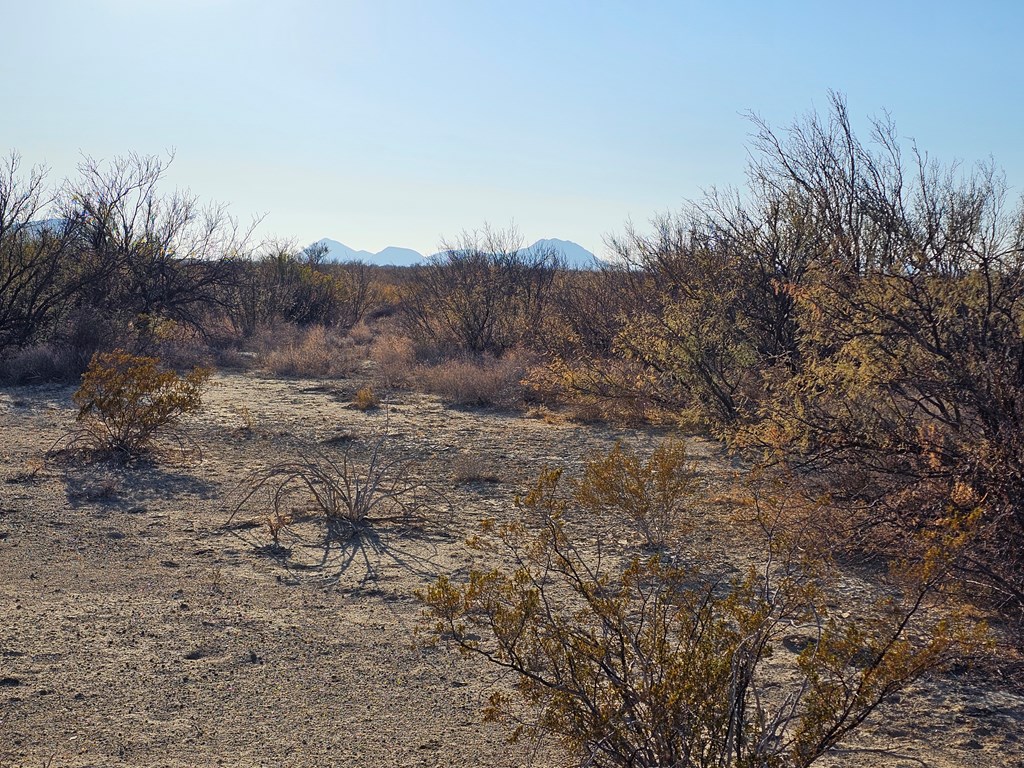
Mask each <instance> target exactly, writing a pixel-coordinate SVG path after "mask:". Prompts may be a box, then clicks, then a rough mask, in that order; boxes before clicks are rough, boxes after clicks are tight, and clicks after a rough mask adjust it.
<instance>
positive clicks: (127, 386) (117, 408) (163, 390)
mask: <svg viewBox="0 0 1024 768" xmlns="http://www.w3.org/2000/svg"><path fill="white" fill-rule="evenodd" d="M159 363H160V361H159V360H157V359H156V358H155V357H138V356H135V355H130V354H128V353H127V352H124V351H123V350H116V351H114V352H102V353H101V352H97V353H96V354H95V355H93V358H92V361H91V362H90V363H89V367H88V369H86V372H85V374H84V375H83V376H82V386H81V387H79V389H78V391H77V392H75V394H74V398H73V399H74V402H75V405H77V406H78V408H79V410H78V421H79V423H80V424H81V425H82V429H81V431H80V432H79V433H77V434H76V435H74V438H75V440H76V441H78V442H81V443H83V444H84V445H85V446H86V447H88V448H92V449H96V450H100V451H104V452H109V453H111V454H115V455H118V456H120V457H122V458H131V457H133V456H137V455H139V454H140V453H142V452H144V451H145V450H146V449H147V448H149V447H150V445H151V444H152V441H153V438H154V437H155V436H156V434H157V433H158V432H160V431H163V430H166V429H168V428H170V427H173V426H174V425H175V424H177V423H178V421H179V420H180V419H181V417H182V416H184V415H186V414H189V413H194V412H195V411H197V410H199V407H200V405H201V404H202V393H203V388H204V386H205V385H206V382H207V380H208V379H209V377H210V371H209V369H206V368H194V369H193V370H192V371H191V372H189V373H188V374H186V375H185V376H179V375H178V374H177V373H175V372H174V371H167V370H162V369H161V368H160V365H159Z"/></svg>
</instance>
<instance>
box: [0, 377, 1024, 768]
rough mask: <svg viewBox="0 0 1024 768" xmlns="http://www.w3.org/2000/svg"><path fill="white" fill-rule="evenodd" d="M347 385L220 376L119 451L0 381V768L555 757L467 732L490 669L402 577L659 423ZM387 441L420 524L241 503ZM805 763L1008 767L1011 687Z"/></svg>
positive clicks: (418, 575)
mask: <svg viewBox="0 0 1024 768" xmlns="http://www.w3.org/2000/svg"><path fill="white" fill-rule="evenodd" d="M359 386H360V382H359V381H358V380H342V381H328V382H324V381H316V380H305V379H271V378H265V377H262V376H260V375H257V374H252V373H245V374H242V373H228V374H218V375H217V376H215V377H214V379H213V380H212V382H211V386H210V388H209V390H208V392H207V393H206V396H205V399H204V403H205V405H204V408H203V411H202V412H201V413H200V414H199V415H197V416H193V417H190V418H189V419H188V420H186V421H185V422H184V424H183V425H182V433H183V437H184V440H183V441H182V442H181V443H180V444H175V445H173V446H169V447H168V448H167V449H166V450H167V454H166V456H164V457H163V458H161V459H159V460H156V461H141V462H136V463H134V464H132V465H129V466H114V465H109V464H88V465H86V464H82V463H80V462H76V461H73V460H69V459H66V458H65V459H60V458H52V457H51V458H49V459H47V458H46V455H47V452H48V450H50V449H51V448H52V447H53V446H54V445H55V443H58V441H59V439H60V438H61V436H62V434H64V433H65V432H66V430H67V429H68V428H69V427H71V426H73V423H74V417H75V410H74V407H73V405H72V402H71V395H72V393H73V391H74V389H73V388H72V387H57V386H39V387H6V388H3V389H0V611H2V614H3V615H2V618H0V766H2V767H3V768H11V767H12V766H26V767H29V766H31V767H33V768H35V767H36V766H54V767H55V768H56V767H57V766H108V765H130V766H202V765H224V766H313V765H316V766H324V765H346V766H347V765H353V766H357V765H358V766H456V765H457V766H522V765H537V766H549V765H565V764H566V761H565V758H564V756H563V755H561V754H559V752H558V749H557V746H556V745H533V744H522V743H519V744H511V745H510V744H508V743H507V742H506V736H507V734H506V732H505V731H504V730H503V729H502V728H501V727H500V726H498V725H495V724H492V723H486V722H484V721H483V718H482V715H481V707H482V704H483V703H484V702H486V700H487V698H488V696H489V695H490V693H491V692H492V691H493V690H494V689H495V688H496V687H498V686H504V685H508V684H509V681H508V680H507V679H505V678H503V677H502V676H501V675H500V674H498V673H497V672H495V671H494V670H493V669H491V668H489V667H487V666H485V665H483V664H482V663H481V662H479V661H476V660H473V659H466V658H463V657H461V656H460V655H459V654H458V653H456V652H455V651H454V650H453V649H449V648H446V647H445V646H444V645H443V644H434V645H430V644H427V643H426V642H425V641H424V637H423V635H422V634H421V633H419V632H418V630H419V629H420V628H422V627H423V626H424V617H423V611H422V608H421V606H420V604H419V603H418V601H417V600H416V598H415V597H414V592H415V590H417V589H420V588H423V587H425V586H426V585H428V584H430V583H431V582H432V581H433V580H434V579H436V578H437V576H438V575H440V574H451V575H453V576H454V577H456V578H457V577H458V576H459V575H460V574H465V573H466V572H467V570H468V568H469V567H470V566H471V565H472V564H473V563H474V562H475V561H476V559H477V558H480V557H482V555H481V553H478V552H474V551H471V550H470V549H468V548H467V546H466V544H465V540H466V538H467V536H469V535H471V534H472V533H473V532H474V531H475V530H477V528H478V526H479V524H480V522H481V520H483V519H485V518H494V519H498V520H501V519H509V517H510V516H512V515H515V514H516V509H515V506H514V498H515V496H516V494H518V493H522V492H524V491H525V490H526V489H527V488H528V487H529V484H530V482H531V480H532V479H533V478H535V477H536V476H537V473H538V472H539V471H540V470H541V469H542V468H544V467H556V466H557V467H565V468H566V471H567V472H569V473H572V472H574V471H577V470H579V468H580V466H581V463H582V461H583V460H584V459H585V457H587V456H588V455H590V454H591V453H592V452H593V451H595V450H608V449H609V448H610V447H611V446H612V445H614V443H615V442H616V441H622V442H623V443H625V444H627V445H631V446H635V447H638V448H642V449H649V448H651V447H653V446H654V445H655V444H656V443H657V442H658V440H659V439H660V438H661V437H662V433H659V432H658V431H656V430H641V429H619V428H613V427H606V426H595V425H582V424H576V423H571V422H566V421H558V420H552V419H542V418H536V417H531V416H528V415H522V414H504V413H497V412H493V411H485V410H475V411H474V410H464V409H456V408H450V407H446V406H444V405H443V404H442V403H440V402H439V401H438V400H437V399H436V398H433V397H430V396H426V395H421V394H416V393H409V392H399V393H396V394H394V395H392V396H389V397H388V398H386V399H387V401H388V402H387V403H386V406H385V407H382V408H379V409H376V410H373V411H367V412H362V411H359V410H357V409H355V408H353V407H352V404H351V403H352V397H353V394H354V393H355V391H356V389H357V388H358V387H359ZM385 432H386V433H387V435H388V445H389V446H390V447H391V449H393V450H395V451H400V452H403V453H404V455H408V456H409V457H412V458H416V459H417V461H416V462H415V464H410V465H409V470H408V471H409V472H411V473H415V476H416V478H417V480H418V481H419V482H422V483H423V484H424V485H425V486H429V487H430V488H431V489H433V495H432V496H431V497H430V498H428V499H427V502H426V506H425V507H424V510H425V511H424V512H423V514H422V515H421V516H420V518H421V519H418V520H417V521H416V522H415V523H403V522H398V523H383V524H381V525H380V526H379V527H378V528H376V529H375V530H374V531H373V532H372V533H371V534H369V535H363V536H360V537H359V538H356V539H350V540H348V541H342V542H335V543H334V544H332V545H331V546H329V547H325V546H323V544H322V542H320V541H318V540H316V539H315V537H312V536H310V537H307V538H302V537H301V536H300V537H299V538H297V539H295V540H294V541H290V542H289V543H288V547H289V556H288V557H287V558H286V557H283V556H281V553H280V551H278V550H275V549H274V548H272V547H269V546H268V544H269V543H270V538H269V534H268V530H267V528H266V526H265V525H263V524H262V520H263V519H265V516H266V513H267V512H266V510H263V511H261V510H260V508H259V499H258V498H257V499H254V500H253V501H252V503H250V504H248V505H246V506H245V507H244V508H243V509H241V510H239V511H237V512H236V511H235V507H236V506H237V504H238V501H239V499H240V498H241V495H242V494H241V491H240V489H239V483H240V481H241V480H242V479H243V478H244V477H245V476H246V475H247V474H248V473H249V472H251V471H253V470H259V469H261V468H265V467H266V466H268V465H269V464H271V463H273V462H275V461H280V460H283V459H289V458H294V457H296V456H300V455H308V454H310V453H311V452H313V451H318V450H332V449H338V450H341V449H343V447H344V446H345V445H347V444H358V443H359V442H360V441H364V442H365V441H368V440H372V439H375V436H379V435H381V434H384V433H385ZM688 443H689V446H690V449H691V452H692V455H693V457H694V459H695V460H696V462H697V464H698V467H699V469H700V470H701V471H702V473H704V474H705V475H706V477H707V478H708V482H710V483H714V482H716V481H717V480H722V481H724V480H726V479H727V478H728V477H729V476H731V475H732V474H733V473H734V472H737V471H741V470H742V468H741V467H737V466H734V464H733V463H732V462H731V461H730V460H729V459H728V457H727V456H726V454H725V452H724V450H723V449H722V447H721V446H719V445H717V444H716V443H713V442H711V441H706V440H701V439H698V438H691V439H690V440H689V441H688ZM58 447H59V444H58ZM181 448H184V449H185V450H184V451H182V450H179V449H181ZM709 514H710V513H709ZM261 515H262V517H261ZM707 522H708V526H707V530H708V531H712V530H714V531H715V532H716V536H715V537H712V536H710V534H708V536H707V541H706V542H705V544H704V545H705V546H707V547H709V548H713V549H716V550H718V549H720V550H721V554H722V556H723V557H728V558H733V559H734V560H736V561H737V563H741V562H742V561H743V560H744V559H747V558H752V557H755V556H756V554H754V553H752V552H747V551H745V550H744V547H743V546H742V537H741V536H739V535H737V536H736V537H735V538H734V539H730V537H729V533H728V529H729V523H728V521H725V520H721V521H714V520H708V521H707ZM579 525H581V526H591V527H592V528H593V530H591V529H589V528H585V529H584V530H583V531H582V534H583V535H584V536H592V537H598V536H606V537H611V538H612V539H614V538H615V537H616V533H615V532H614V531H608V530H600V525H601V524H600V523H599V522H598V521H579ZM722 532H724V534H723V533H722ZM718 534H721V535H718ZM619 535H620V536H621V534H619ZM697 535H698V536H701V535H702V534H701V533H700V532H698V534H697ZM849 589H851V590H855V589H857V584H856V577H855V576H853V575H851V577H850V584H849ZM780 653H785V651H784V650H782V649H780ZM824 764H831V765H835V766H839V765H843V766H847V765H853V766H905V767H907V768H910V767H911V766H936V767H941V768H953V766H963V765H971V766H974V768H987V767H991V768H996V766H1024V689H1022V687H1021V685H1020V683H1019V681H1018V682H1015V681H1014V678H1012V677H1001V676H1000V675H999V674H998V673H997V672H993V671H992V670H991V669H985V670H981V669H976V668H973V667H970V668H968V667H964V668H957V669H955V670H953V671H951V672H949V673H946V674H945V675H943V676H940V677H937V678H932V679H929V680H926V681H924V682H922V683H919V684H918V685H916V686H915V687H914V688H913V689H912V690H910V691H908V692H906V693H905V694H903V695H902V696H901V697H900V698H899V700H898V701H897V702H895V703H894V704H892V705H891V706H889V707H887V708H886V709H884V710H883V711H881V712H879V713H877V714H876V716H875V717H874V718H873V719H872V720H871V722H870V723H869V724H868V726H867V727H866V728H865V729H864V730H863V731H862V732H861V733H859V734H858V735H857V736H856V738H854V739H853V740H852V741H851V742H850V743H849V744H847V745H846V747H845V748H844V749H843V750H838V751H837V752H836V753H835V754H834V755H831V756H829V758H828V760H826V761H824Z"/></svg>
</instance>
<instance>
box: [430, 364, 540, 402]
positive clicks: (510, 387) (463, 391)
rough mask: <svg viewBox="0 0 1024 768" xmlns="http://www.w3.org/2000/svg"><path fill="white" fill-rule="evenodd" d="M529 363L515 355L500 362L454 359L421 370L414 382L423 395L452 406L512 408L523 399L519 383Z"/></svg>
mask: <svg viewBox="0 0 1024 768" xmlns="http://www.w3.org/2000/svg"><path fill="white" fill-rule="evenodd" d="M529 363H530V356H529V355H528V354H527V353H525V352H519V351H517V352H514V353H510V354H508V355H505V356H504V357H501V358H492V357H483V358H481V359H479V360H470V359H464V358H457V359H454V360H446V361H443V362H440V363H437V364H436V365H424V366H421V367H420V368H419V369H418V370H417V374H416V379H417V383H418V384H419V385H420V386H421V387H422V388H423V390H424V391H426V392H430V393H432V394H435V395H438V396H440V397H441V398H442V399H443V400H445V401H446V402H449V403H453V404H455V405H482V406H488V405H493V406H497V407H499V408H514V407H518V406H520V405H522V403H523V401H524V399H525V397H526V394H527V390H526V387H525V386H524V385H523V379H524V378H525V376H526V372H527V370H528V368H529Z"/></svg>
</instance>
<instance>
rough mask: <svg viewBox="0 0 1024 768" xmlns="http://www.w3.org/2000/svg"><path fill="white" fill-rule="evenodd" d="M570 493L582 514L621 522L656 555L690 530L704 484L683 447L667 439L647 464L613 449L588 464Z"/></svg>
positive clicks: (634, 454)
mask: <svg viewBox="0 0 1024 768" xmlns="http://www.w3.org/2000/svg"><path fill="white" fill-rule="evenodd" d="M573 488H574V492H575V498H576V500H577V501H578V503H579V504H580V506H581V507H582V508H583V509H584V510H586V511H588V512H594V513H597V514H602V515H609V514H613V515H617V516H622V517H624V518H625V520H626V522H627V523H628V524H629V525H630V526H631V527H632V528H634V529H635V530H636V531H637V532H638V533H639V534H640V535H641V536H642V537H643V539H644V544H645V545H646V546H647V547H648V548H650V549H659V550H660V549H664V548H665V547H667V546H668V545H669V544H673V543H677V542H678V537H679V536H681V535H683V534H685V533H687V532H689V530H690V529H691V527H692V520H693V518H694V514H693V512H694V510H695V509H696V508H697V506H698V498H699V496H700V492H701V490H702V482H701V479H700V476H699V475H698V473H697V470H696V467H695V466H694V464H693V462H691V461H690V459H689V457H688V456H687V453H686V445H685V444H684V443H683V442H682V441H679V440H666V441H665V442H663V443H661V445H659V446H658V447H657V448H655V449H654V452H653V453H652V454H651V455H650V457H648V458H647V459H646V460H644V459H643V457H641V456H639V455H638V454H636V453H633V452H631V451H627V450H625V449H624V448H623V447H622V446H621V445H616V446H615V448H614V449H613V450H612V451H611V453H609V454H607V455H605V456H599V457H597V458H595V459H592V460H591V461H589V462H587V466H586V469H585V470H584V472H583V477H582V478H580V479H579V480H578V481H577V482H576V483H574V485H573Z"/></svg>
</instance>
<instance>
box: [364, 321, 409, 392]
mask: <svg viewBox="0 0 1024 768" xmlns="http://www.w3.org/2000/svg"><path fill="white" fill-rule="evenodd" d="M370 359H371V360H373V362H374V364H375V369H374V378H375V379H376V380H377V381H378V382H380V384H381V385H382V386H383V387H384V388H386V389H390V388H393V387H408V386H411V384H412V382H413V380H414V378H415V372H416V348H415V346H414V345H413V342H412V340H411V339H410V338H408V337H407V336H396V335H392V334H386V335H382V336H378V337H377V338H376V339H375V340H374V342H373V345H372V347H371V348H370Z"/></svg>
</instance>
